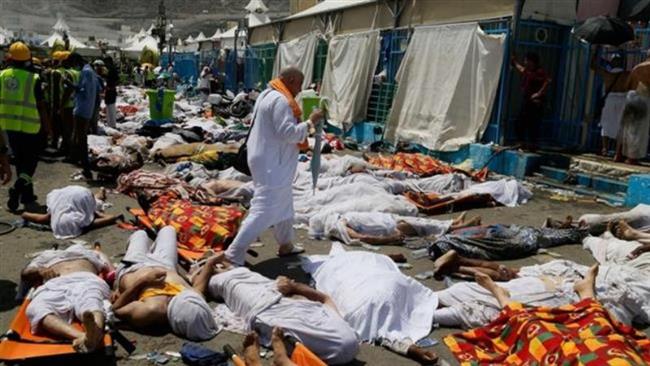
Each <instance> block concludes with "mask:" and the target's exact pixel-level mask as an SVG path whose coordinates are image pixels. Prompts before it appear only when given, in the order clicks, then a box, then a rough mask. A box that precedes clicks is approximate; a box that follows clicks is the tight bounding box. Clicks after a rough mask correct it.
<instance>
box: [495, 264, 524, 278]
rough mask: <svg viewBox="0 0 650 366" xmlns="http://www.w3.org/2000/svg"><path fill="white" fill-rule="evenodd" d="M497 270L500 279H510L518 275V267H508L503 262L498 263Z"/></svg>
mask: <svg viewBox="0 0 650 366" xmlns="http://www.w3.org/2000/svg"><path fill="white" fill-rule="evenodd" d="M497 272H499V280H500V281H510V280H511V279H513V278H517V277H518V276H519V269H517V268H510V267H507V266H504V265H503V264H499V267H498V270H497Z"/></svg>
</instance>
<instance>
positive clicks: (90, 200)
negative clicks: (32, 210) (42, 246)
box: [47, 186, 97, 239]
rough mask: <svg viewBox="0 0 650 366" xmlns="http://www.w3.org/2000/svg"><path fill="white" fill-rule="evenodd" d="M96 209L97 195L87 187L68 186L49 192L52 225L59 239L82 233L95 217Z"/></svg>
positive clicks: (48, 203) (48, 201)
mask: <svg viewBox="0 0 650 366" xmlns="http://www.w3.org/2000/svg"><path fill="white" fill-rule="evenodd" d="M96 209H97V203H96V201H95V196H94V195H93V193H92V192H91V191H90V190H89V189H88V188H85V187H81V186H67V187H64V188H60V189H55V190H53V191H52V192H50V193H48V194H47V211H48V213H49V214H50V215H51V219H50V220H51V222H50V225H51V226H52V232H53V233H54V237H55V238H57V239H68V238H74V237H77V236H79V235H81V234H82V233H83V230H84V229H85V228H87V227H88V226H90V224H91V223H92V222H93V220H94V219H95V210H96Z"/></svg>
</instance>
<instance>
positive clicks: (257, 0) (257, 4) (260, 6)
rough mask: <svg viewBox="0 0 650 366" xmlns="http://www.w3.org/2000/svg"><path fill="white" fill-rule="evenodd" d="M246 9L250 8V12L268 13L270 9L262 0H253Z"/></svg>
mask: <svg viewBox="0 0 650 366" xmlns="http://www.w3.org/2000/svg"><path fill="white" fill-rule="evenodd" d="M244 9H246V10H248V12H250V13H260V14H261V13H266V12H268V11H269V8H267V7H266V5H264V2H263V1H262V0H251V1H250V2H249V3H248V5H246V7H244Z"/></svg>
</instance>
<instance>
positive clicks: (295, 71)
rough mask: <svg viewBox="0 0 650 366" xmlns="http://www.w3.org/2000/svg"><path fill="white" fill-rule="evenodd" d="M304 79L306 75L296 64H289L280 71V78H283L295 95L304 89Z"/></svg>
mask: <svg viewBox="0 0 650 366" xmlns="http://www.w3.org/2000/svg"><path fill="white" fill-rule="evenodd" d="M304 79H305V76H304V75H303V73H302V71H300V69H299V68H297V67H295V66H289V67H286V68H284V69H282V70H281V71H280V80H282V82H283V83H284V85H286V87H287V88H288V89H289V91H290V92H291V94H293V96H294V97H295V96H296V95H298V93H300V91H301V90H302V82H303V80H304Z"/></svg>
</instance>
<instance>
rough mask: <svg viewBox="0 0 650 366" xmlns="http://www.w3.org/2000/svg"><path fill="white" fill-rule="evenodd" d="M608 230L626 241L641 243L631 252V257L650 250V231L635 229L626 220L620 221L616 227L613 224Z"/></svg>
mask: <svg viewBox="0 0 650 366" xmlns="http://www.w3.org/2000/svg"><path fill="white" fill-rule="evenodd" d="M607 231H609V232H611V233H613V234H614V236H615V237H617V238H619V239H621V240H625V241H635V242H637V243H639V244H641V245H640V246H638V247H637V248H636V249H634V250H633V251H632V252H631V253H630V254H629V258H631V259H632V258H636V257H638V256H639V255H641V254H643V253H647V252H650V232H648V231H641V230H637V229H634V228H633V227H632V226H630V224H628V223H627V222H625V221H624V220H621V221H619V222H618V223H617V224H616V225H615V228H614V225H613V224H611V225H610V226H609V227H608V228H607Z"/></svg>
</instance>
